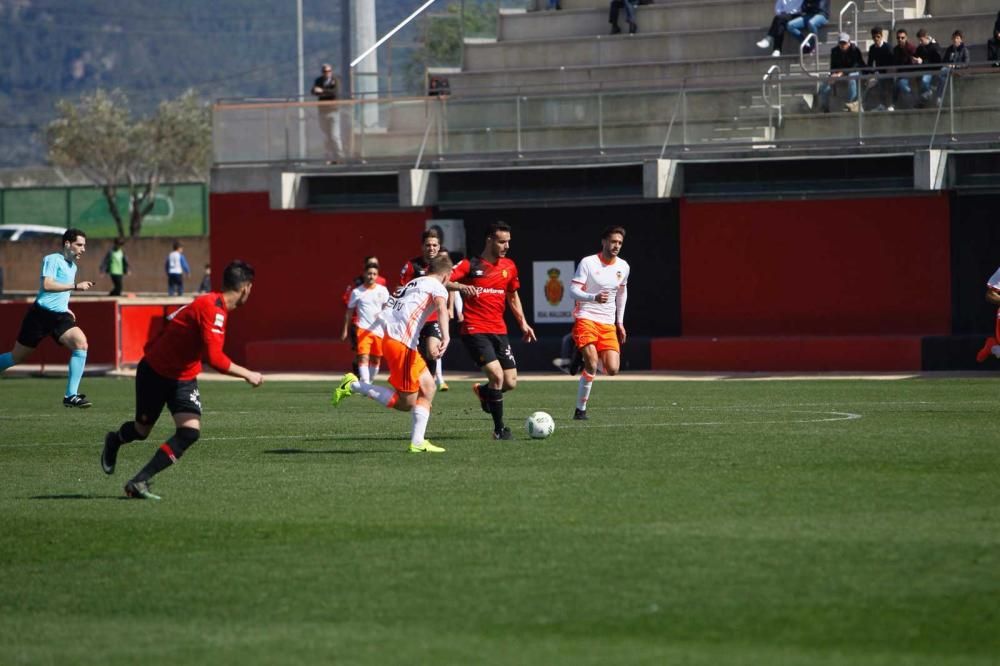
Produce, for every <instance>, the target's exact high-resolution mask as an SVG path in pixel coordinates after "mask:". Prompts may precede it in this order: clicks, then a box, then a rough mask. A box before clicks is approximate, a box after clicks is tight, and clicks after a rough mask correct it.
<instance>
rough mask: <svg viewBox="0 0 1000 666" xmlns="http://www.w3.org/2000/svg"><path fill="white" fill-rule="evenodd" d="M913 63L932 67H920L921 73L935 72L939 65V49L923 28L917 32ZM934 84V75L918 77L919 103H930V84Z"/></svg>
mask: <svg viewBox="0 0 1000 666" xmlns="http://www.w3.org/2000/svg"><path fill="white" fill-rule="evenodd" d="M914 53H915V55H914V58H913V61H914V62H915V63H917V64H918V65H933V66H932V67H931V66H928V67H921V68H920V71H921V72H928V71H930V72H935V73H936V72H937V70H938V69H939V65H940V63H941V49H940V48H939V47H938V43H937V42H936V41H935V40H934V38H933V37H931V36H930V34H928V32H927V30H926V29H925V28H921V29H920V30H917V50H916V51H915V52H914ZM932 83H934V74H921V75H920V103H921V104H926V103H927V102H929V101H930V99H931V97H932V95H933V93H931V84H932Z"/></svg>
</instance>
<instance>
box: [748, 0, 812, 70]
mask: <svg viewBox="0 0 1000 666" xmlns="http://www.w3.org/2000/svg"><path fill="white" fill-rule="evenodd" d="M801 9H802V0H775V2H774V19H772V20H771V27H770V28H769V29H768V31H767V34H766V35H765V36H764V39H762V40H760V41H759V42H757V47H758V48H762V49H773V50H772V51H771V55H772V56H774V57H775V58H777V57H778V56H780V55H781V45H782V44H783V43H784V41H785V30H786V29H787V26H788V22H789V21H791V20H792V19H794V18H798V17H799V10H801Z"/></svg>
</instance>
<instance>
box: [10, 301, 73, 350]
mask: <svg viewBox="0 0 1000 666" xmlns="http://www.w3.org/2000/svg"><path fill="white" fill-rule="evenodd" d="M71 328H76V320H75V319H73V315H71V314H70V313H68V312H53V311H52V310H49V309H47V308H43V307H42V306H41V305H39V304H38V303H34V304H32V306H31V308H29V309H28V312H27V314H25V315H24V320H23V321H22V322H21V331H20V332H19V333H18V334H17V341H18V342H19V343H20V344H22V345H24V346H25V347H31V348H32V349H34V348H35V347H37V346H38V343H40V342H41V341H42V339H43V338H44V337H45V336H46V335H51V336H52V339H53V340H55V341H56V342H59V338H61V337H62V336H63V334H64V333H65V332H66V331H68V330H70V329H71Z"/></svg>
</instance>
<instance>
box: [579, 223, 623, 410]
mask: <svg viewBox="0 0 1000 666" xmlns="http://www.w3.org/2000/svg"><path fill="white" fill-rule="evenodd" d="M624 242H625V229H623V228H622V227H608V228H607V229H605V230H604V232H603V233H602V234H601V251H600V252H599V253H598V254H592V255H590V256H588V257H584V258H583V259H581V260H580V264H579V265H578V266H577V267H576V274H575V275H574V276H573V281H572V282H571V283H570V286H569V291H570V293H571V294H572V295H573V298H574V299H576V306H575V307H574V308H573V317H574V318H575V319H576V321H575V322H574V323H573V342H574V343H576V347H577V349H579V350H580V354H581V356H582V357H583V370H582V372H581V373H580V382H579V387H578V388H577V392H576V409H575V410H574V412H573V418H574V419H576V420H577V421H585V420H587V401H588V400H590V390H591V388H592V387H593V385H594V377H595V376H596V375H597V361H598V359H600V361H601V364H602V365H603V366H604V372H605V373H607V374H608V375H617V374H618V368H619V367H620V364H621V351H620V350H621V347H620V345H623V344H625V340H626V338H627V335H626V333H625V324H624V323H623V322H624V318H625V301H626V299H627V297H628V290H627V288H626V285H627V284H628V273H629V267H628V263H626V262H625V260H624V259H622V258H621V257H619V256H618V253H619V252H621V249H622V244H623V243H624Z"/></svg>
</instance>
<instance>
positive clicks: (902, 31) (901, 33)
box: [896, 28, 910, 37]
mask: <svg viewBox="0 0 1000 666" xmlns="http://www.w3.org/2000/svg"><path fill="white" fill-rule="evenodd" d="M909 34H910V33H908V32H906V28H900V29H899V30H897V31H896V36H897V37H899V36H900V35H909Z"/></svg>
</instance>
